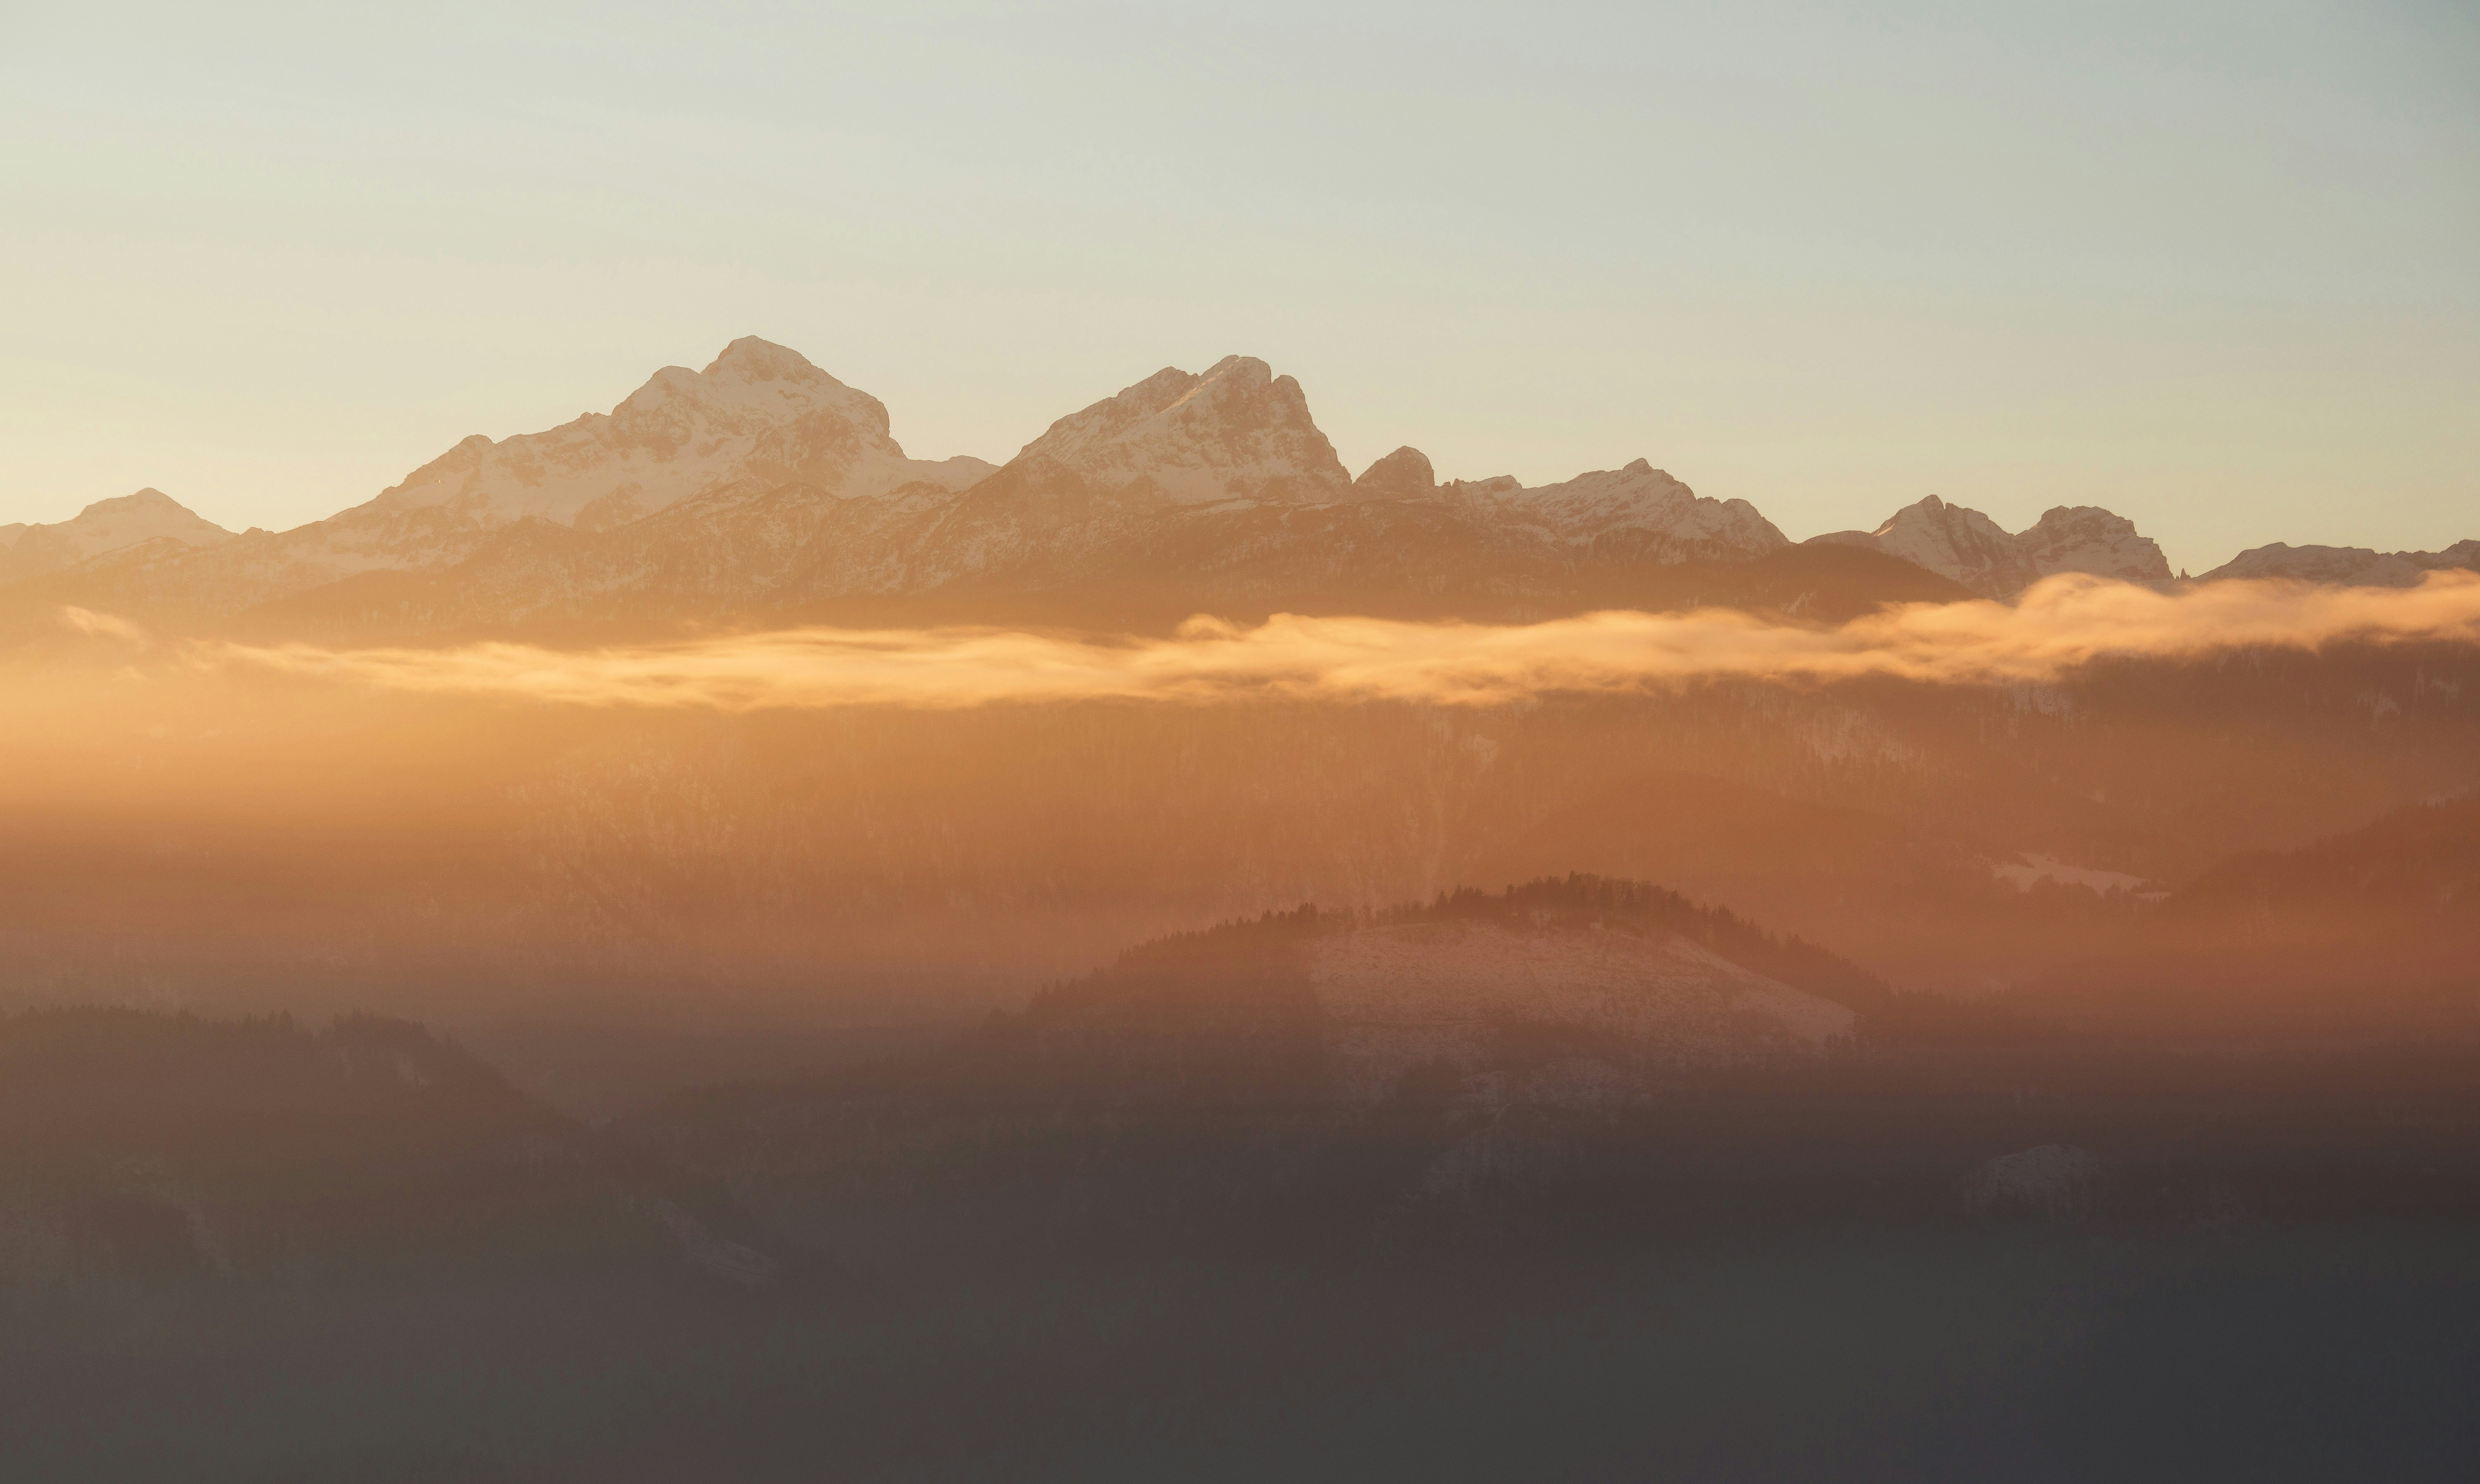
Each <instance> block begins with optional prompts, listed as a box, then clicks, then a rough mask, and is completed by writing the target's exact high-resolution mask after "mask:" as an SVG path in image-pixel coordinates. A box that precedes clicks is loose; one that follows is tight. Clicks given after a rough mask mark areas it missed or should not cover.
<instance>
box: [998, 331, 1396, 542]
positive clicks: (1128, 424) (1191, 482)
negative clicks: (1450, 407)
mask: <svg viewBox="0 0 2480 1484" xmlns="http://www.w3.org/2000/svg"><path fill="white" fill-rule="evenodd" d="M1017 456H1018V458H1020V459H1025V460H1031V459H1037V458H1047V459H1051V460H1053V461H1055V462H1057V463H1058V464H1060V465H1061V466H1063V467H1064V468H1067V469H1070V470H1072V471H1074V472H1075V473H1077V474H1078V475H1079V476H1080V477H1082V478H1084V479H1085V480H1086V481H1088V482H1089V483H1091V484H1093V485H1095V486H1097V487H1098V488H1102V489H1114V490H1116V489H1119V488H1122V487H1124V486H1126V485H1129V484H1132V483H1134V482H1136V481H1137V480H1140V479H1145V480H1150V481H1151V483H1152V485H1153V488H1154V489H1155V490H1156V491H1157V492H1159V493H1160V494H1161V495H1162V496H1163V498H1164V499H1168V500H1170V501H1171V502H1172V503H1174V504H1179V505H1196V504H1204V503H1207V502H1209V501H1213V500H1218V499H1264V500H1279V501H1300V502H1307V503H1317V502H1322V501H1326V500H1332V499H1349V498H1350V492H1351V487H1352V478H1351V476H1350V475H1349V474H1347V473H1344V468H1343V461H1342V460H1340V459H1338V458H1336V457H1335V456H1334V446H1333V445H1332V444H1330V443H1329V442H1327V438H1326V434H1324V433H1322V432H1319V431H1318V426H1317V423H1315V422H1312V421H1310V419H1309V403H1308V398H1307V397H1305V396H1303V395H1302V393H1301V384H1300V383H1299V382H1297V381H1295V380H1293V379H1292V378H1291V377H1289V376H1278V375H1276V374H1275V372H1274V368H1272V367H1270V366H1268V365H1267V364H1266V363H1265V362H1263V361H1260V360H1258V359H1256V358H1255V357H1253V356H1245V355H1227V356H1225V357H1224V358H1223V359H1222V360H1220V361H1217V362H1215V363H1214V365H1213V366H1211V367H1210V368H1208V369H1207V370H1206V371H1205V373H1204V374H1202V375H1191V374H1190V373H1189V372H1187V371H1180V370H1177V369H1176V368H1173V367H1165V368H1164V369H1163V370H1161V371H1156V372H1154V373H1153V374H1152V375H1150V376H1148V377H1147V378H1146V379H1145V380H1143V381H1140V382H1138V383H1137V384H1136V385H1134V386H1132V387H1127V388H1125V389H1124V390H1122V391H1121V393H1120V394H1119V395H1118V396H1116V397H1105V398H1104V399H1102V400H1101V401H1098V402H1096V403H1095V404H1094V405H1092V406H1091V407H1088V408H1086V409H1084V410H1083V411H1082V412H1074V413H1071V414H1069V415H1068V416H1067V417H1064V418H1062V419H1060V420H1059V421H1058V422H1053V423H1052V424H1050V429H1049V431H1047V432H1046V433H1044V434H1043V435H1042V436H1041V437H1039V438H1037V439H1035V440H1034V441H1033V442H1031V443H1029V444H1026V445H1025V446H1024V448H1023V451H1022V452H1020V453H1019V454H1018V455H1017Z"/></svg>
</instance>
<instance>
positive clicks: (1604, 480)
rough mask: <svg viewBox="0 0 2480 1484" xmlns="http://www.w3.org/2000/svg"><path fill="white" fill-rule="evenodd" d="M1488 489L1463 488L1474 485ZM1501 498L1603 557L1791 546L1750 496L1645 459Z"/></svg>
mask: <svg viewBox="0 0 2480 1484" xmlns="http://www.w3.org/2000/svg"><path fill="white" fill-rule="evenodd" d="M1513 482H1514V481H1512V480H1508V481H1506V483H1508V484H1512V483H1513ZM1498 483H1499V481H1496V480H1493V481H1490V484H1491V485H1497V484H1498ZM1486 487H1487V486H1480V485H1463V486H1460V489H1463V490H1468V491H1479V490H1481V489H1484V488H1486ZM1499 498H1500V499H1503V500H1504V501H1505V503H1506V506H1507V508H1508V509H1509V510H1510V511H1511V512H1514V513H1517V514H1519V515H1521V516H1524V517H1526V518H1529V519H1532V520H1536V521H1538V522H1540V523H1542V524H1543V525H1547V526H1548V527H1549V529H1550V531H1551V532H1552V533H1553V534H1554V535H1555V536H1556V537H1557V538H1558V539H1559V540H1561V541H1562V542H1563V543H1565V544H1566V545H1568V546H1570V547H1578V548H1583V549H1585V550H1587V551H1589V553H1590V554H1592V555H1594V556H1599V557H1610V558H1623V559H1634V560H1640V561H1644V560H1650V561H1656V562H1685V561H1735V560H1745V559H1747V558H1749V557H1753V556H1763V555H1765V554H1766V553H1767V552H1769V551H1771V550H1775V549H1777V548H1780V547H1783V546H1787V545H1789V544H1790V543H1788V542H1786V541H1785V540H1784V539H1783V533H1782V532H1781V531H1779V530H1776V529H1775V528H1774V524H1773V523H1772V522H1771V521H1769V520H1767V519H1766V518H1765V517H1764V516H1762V515H1760V514H1758V513H1757V507H1756V506H1754V505H1751V504H1749V503H1748V502H1747V501H1746V500H1744V499H1707V498H1705V497H1704V496H1701V495H1699V494H1697V493H1696V492H1695V491H1693V490H1692V489H1690V488H1689V487H1688V486H1686V485H1684V484H1682V483H1680V482H1679V481H1678V480H1676V479H1674V478H1672V477H1670V475H1669V474H1667V473H1664V472H1663V471H1662V470H1659V469H1656V468H1654V467H1653V466H1652V465H1651V464H1649V463H1647V462H1646V461H1645V460H1643V459H1638V460H1637V461H1636V462H1635V463H1633V464H1630V465H1628V466H1627V467H1626V468H1624V469H1597V470H1594V471H1592V472H1591V473H1582V474H1578V475H1577V476H1576V477H1574V478H1573V479H1569V480H1567V481H1565V482H1564V483H1562V484H1545V485H1540V486H1537V487H1536V488H1533V489H1525V488H1523V487H1521V486H1517V487H1516V488H1514V489H1512V490H1506V491H1504V493H1502V494H1501V495H1500V496H1499Z"/></svg>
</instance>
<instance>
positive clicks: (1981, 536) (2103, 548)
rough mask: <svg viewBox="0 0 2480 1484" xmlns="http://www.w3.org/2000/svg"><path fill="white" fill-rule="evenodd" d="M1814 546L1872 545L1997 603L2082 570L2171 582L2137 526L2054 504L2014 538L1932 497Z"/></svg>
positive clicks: (2165, 564) (2165, 563)
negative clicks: (1873, 526)
mask: <svg viewBox="0 0 2480 1484" xmlns="http://www.w3.org/2000/svg"><path fill="white" fill-rule="evenodd" d="M1810 539H1811V540H1813V541H1818V542H1827V543H1833V544H1836V545H1843V546H1861V547H1869V548H1871V549H1873V550H1879V551H1884V552H1886V553H1888V554H1889V555H1893V556H1899V557H1901V558H1903V559H1904V560H1905V561H1907V562H1911V563H1913V564H1914V565H1916V566H1921V567H1925V568H1927V569H1928V570H1929V571H1931V572H1934V573H1937V574H1939V575H1940V576H1948V577H1952V578H1953V579H1954V580H1955V581H1957V582H1960V583H1962V584H1963V585H1964V586H1966V587H1968V588H1971V589H1972V590H1973V591H1975V592H1976V593H1983V594H1986V595H1988V596H1989V597H1992V598H2010V597H2013V596H2014V595H2015V594H2017V593H2020V592H2022V591H2023V590H2024V589H2025V588H2027V587H2029V586H2031V585H2032V584H2033V583H2034V582H2037V581H2039V580H2040V579H2041V578H2043V577H2046V576H2053V575H2054V574H2056V573H2061V572H2084V573H2091V574H2093V575H2094V576H2104V577H2117V578H2120V579H2121V580H2123V581H2129V582H2159V581H2167V580H2168V579H2169V576H2170V563H2169V560H2168V559H2167V558H2166V557H2164V556H2163V555H2162V554H2161V548H2160V547H2159V546H2158V545H2157V544H2156V543H2155V542H2154V541H2153V540H2152V538H2150V537H2148V536H2144V535H2141V534H2139V533H2138V532H2137V531H2136V529H2135V523H2134V522H2132V521H2131V520H2128V519H2127V518H2126V517H2124V516H2118V515H2112V514H2111V513H2110V512H2108V511H2106V510H2104V509H2102V508H2101V507H2100V506H2098V505H2054V506H2052V507H2051V508H2050V509H2049V510H2048V512H2046V513H2045V514H2043V515H2042V517H2041V519H2040V520H2039V521H2037V522H2035V523H2034V524H2033V525H2032V526H2031V528H2030V529H2028V530H2026V531H2024V532H2022V533H2021V534H2016V533H2013V532H2010V531H2008V530H2007V529H2006V528H2005V527H2004V526H2002V525H1999V524H1998V523H1997V522H1996V521H1993V520H1991V519H1990V518H1989V517H1987V516H1985V515H1983V514H1981V513H1980V512H1979V511H1977V510H1974V509H1970V508H1968V507H1966V506H1963V505H1950V504H1949V503H1947V502H1946V501H1945V500H1943V499H1938V498H1937V497H1936V496H1934V495H1930V496H1926V497H1924V498H1923V499H1919V500H1916V501H1914V502H1913V503H1911V504H1908V505H1905V506H1904V507H1903V508H1902V509H1900V510H1898V511H1896V512H1895V513H1894V515H1892V516H1891V517H1889V518H1888V519H1887V521H1886V524H1884V525H1880V526H1878V527H1877V528H1876V529H1875V530H1873V531H1856V530H1850V531H1835V532H1832V533H1831V534H1828V535H1823V536H1815V537H1811V538H1810Z"/></svg>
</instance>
